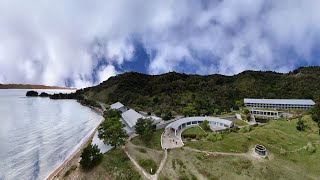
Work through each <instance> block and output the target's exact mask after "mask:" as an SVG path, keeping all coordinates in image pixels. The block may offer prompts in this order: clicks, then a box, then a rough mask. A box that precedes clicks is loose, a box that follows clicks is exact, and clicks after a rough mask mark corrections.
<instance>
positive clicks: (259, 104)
mask: <svg viewBox="0 0 320 180" xmlns="http://www.w3.org/2000/svg"><path fill="white" fill-rule="evenodd" d="M246 105H247V106H272V107H274V106H291V107H297V106H298V107H299V106H301V107H312V105H308V104H263V103H246Z"/></svg>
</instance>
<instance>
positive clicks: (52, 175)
mask: <svg viewBox="0 0 320 180" xmlns="http://www.w3.org/2000/svg"><path fill="white" fill-rule="evenodd" d="M85 107H88V108H90V109H92V110H93V111H94V112H96V113H98V114H99V115H101V116H102V115H103V113H102V110H100V109H98V108H94V107H90V106H85ZM102 121H103V116H102V117H101V118H100V120H99V122H98V123H97V126H96V127H95V128H94V129H93V130H92V132H91V133H90V134H89V136H88V137H87V138H86V139H85V140H84V141H83V142H82V143H81V144H80V146H79V147H78V148H77V149H76V150H75V151H74V152H73V153H71V154H70V155H69V156H68V157H67V158H66V159H65V160H64V161H63V163H62V164H61V165H59V166H58V167H57V168H56V169H55V170H54V171H53V172H51V173H50V174H49V175H48V176H47V177H46V178H45V179H46V180H53V179H54V178H56V177H57V176H58V175H59V174H60V172H62V170H64V169H65V168H66V167H68V166H67V165H68V163H69V162H70V161H71V160H72V159H73V158H74V157H75V155H77V154H78V153H79V152H80V151H82V150H83V149H84V148H85V146H86V145H87V144H88V143H89V142H90V141H91V140H92V138H93V136H94V134H95V133H96V131H97V130H98V127H99V126H100V124H101V123H102Z"/></svg>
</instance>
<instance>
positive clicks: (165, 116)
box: [162, 111, 172, 121]
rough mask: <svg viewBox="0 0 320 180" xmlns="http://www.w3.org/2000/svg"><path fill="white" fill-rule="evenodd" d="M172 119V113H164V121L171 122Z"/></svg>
mask: <svg viewBox="0 0 320 180" xmlns="http://www.w3.org/2000/svg"><path fill="white" fill-rule="evenodd" d="M171 118H172V113H171V111H167V112H165V113H164V115H163V116H162V119H163V120H165V121H167V120H170V119H171Z"/></svg>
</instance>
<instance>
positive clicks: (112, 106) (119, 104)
mask: <svg viewBox="0 0 320 180" xmlns="http://www.w3.org/2000/svg"><path fill="white" fill-rule="evenodd" d="M123 106H124V105H123V104H121V103H120V102H116V103H114V104H111V105H110V108H111V109H120V108H122V107H123Z"/></svg>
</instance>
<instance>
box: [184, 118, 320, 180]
mask: <svg viewBox="0 0 320 180" xmlns="http://www.w3.org/2000/svg"><path fill="white" fill-rule="evenodd" d="M303 119H304V120H305V122H306V124H307V129H306V131H302V132H301V131H298V130H297V129H296V123H297V119H294V120H291V121H286V120H274V121H271V122H270V123H268V124H266V125H264V126H258V127H254V129H253V130H251V131H250V132H246V133H240V132H238V133H234V132H232V133H225V134H223V139H222V140H220V141H216V142H210V141H195V142H186V143H185V145H186V146H188V147H191V148H195V149H200V150H207V151H220V152H243V153H246V152H248V150H249V149H250V148H252V147H253V146H254V145H255V144H258V143H259V144H262V145H264V146H265V147H266V148H267V151H268V152H269V154H270V157H271V159H272V160H270V161H266V162H264V164H263V163H262V164H261V172H262V174H264V172H266V174H265V177H263V179H272V178H271V177H273V178H274V179H279V178H281V177H282V178H283V177H287V179H308V178H302V176H305V177H309V178H311V179H316V178H314V177H320V162H319V158H320V149H319V148H320V146H319V145H314V146H315V148H316V149H317V150H316V151H315V152H313V153H311V152H309V151H307V150H305V149H302V150H300V151H298V152H289V151H295V150H297V149H301V148H302V147H304V146H306V145H307V144H308V142H316V141H318V142H319V139H320V136H319V134H318V127H317V124H316V123H315V122H313V121H312V120H311V118H310V116H304V117H303ZM216 159H217V158H216ZM215 161H216V160H215ZM226 161H227V159H226ZM237 161H238V160H237ZM215 164H216V162H215ZM222 167H223V166H222ZM278 169H279V170H281V172H279V170H278ZM213 171H215V170H213ZM295 172H299V173H298V174H297V173H295ZM248 173H249V174H252V173H253V172H248ZM267 174H270V177H267ZM277 174H278V175H277ZM299 175H300V176H299ZM258 177H259V176H258ZM288 177H290V178H288Z"/></svg>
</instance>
